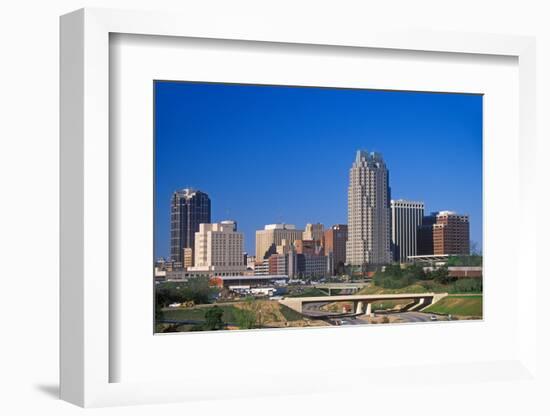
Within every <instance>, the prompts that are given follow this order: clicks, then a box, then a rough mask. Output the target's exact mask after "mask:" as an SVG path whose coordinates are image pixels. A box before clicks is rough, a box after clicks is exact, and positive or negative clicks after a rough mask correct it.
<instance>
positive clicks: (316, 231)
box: [301, 223, 325, 241]
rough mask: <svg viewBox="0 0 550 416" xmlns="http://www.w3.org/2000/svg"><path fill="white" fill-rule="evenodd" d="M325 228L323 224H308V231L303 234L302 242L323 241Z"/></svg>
mask: <svg viewBox="0 0 550 416" xmlns="http://www.w3.org/2000/svg"><path fill="white" fill-rule="evenodd" d="M324 231H325V227H324V226H323V224H319V223H317V224H306V229H305V230H304V232H303V233H302V238H301V239H302V240H313V241H322V239H323V233H324Z"/></svg>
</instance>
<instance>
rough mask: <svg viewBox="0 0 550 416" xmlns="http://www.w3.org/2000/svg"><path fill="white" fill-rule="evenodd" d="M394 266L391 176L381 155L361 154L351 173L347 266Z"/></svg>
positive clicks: (360, 152) (358, 152)
mask: <svg viewBox="0 0 550 416" xmlns="http://www.w3.org/2000/svg"><path fill="white" fill-rule="evenodd" d="M390 262H391V249H390V187H389V172H388V169H387V168H386V164H385V163H384V160H383V159H382V155H381V154H379V153H367V152H366V151H363V150H358V151H357V154H356V156H355V161H354V162H353V165H352V167H351V169H350V173H349V187H348V241H347V243H346V263H348V264H350V265H352V266H361V267H362V269H363V270H366V269H368V268H371V267H373V266H378V265H383V264H388V263H390Z"/></svg>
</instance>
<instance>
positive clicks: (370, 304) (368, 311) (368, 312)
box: [365, 302, 372, 316]
mask: <svg viewBox="0 0 550 416" xmlns="http://www.w3.org/2000/svg"><path fill="white" fill-rule="evenodd" d="M365 315H366V316H372V303H370V302H368V303H367V308H366V310H365Z"/></svg>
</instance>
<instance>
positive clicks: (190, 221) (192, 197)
mask: <svg viewBox="0 0 550 416" xmlns="http://www.w3.org/2000/svg"><path fill="white" fill-rule="evenodd" d="M208 223H210V198H209V197H208V195H207V194H206V193H204V192H201V191H199V190H196V189H191V188H186V189H182V190H179V191H176V192H174V193H173V194H172V199H171V203H170V259H171V260H172V261H175V262H182V263H183V256H184V252H183V249H185V248H190V249H194V247H195V233H196V232H197V231H199V224H208Z"/></svg>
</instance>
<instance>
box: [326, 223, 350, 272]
mask: <svg viewBox="0 0 550 416" xmlns="http://www.w3.org/2000/svg"><path fill="white" fill-rule="evenodd" d="M347 241H348V226H347V225H346V224H336V225H333V226H332V227H330V228H329V229H328V230H326V231H325V236H324V247H325V255H326V256H328V255H330V254H332V270H331V272H332V273H334V272H338V273H340V272H344V264H345V263H346V242H347Z"/></svg>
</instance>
